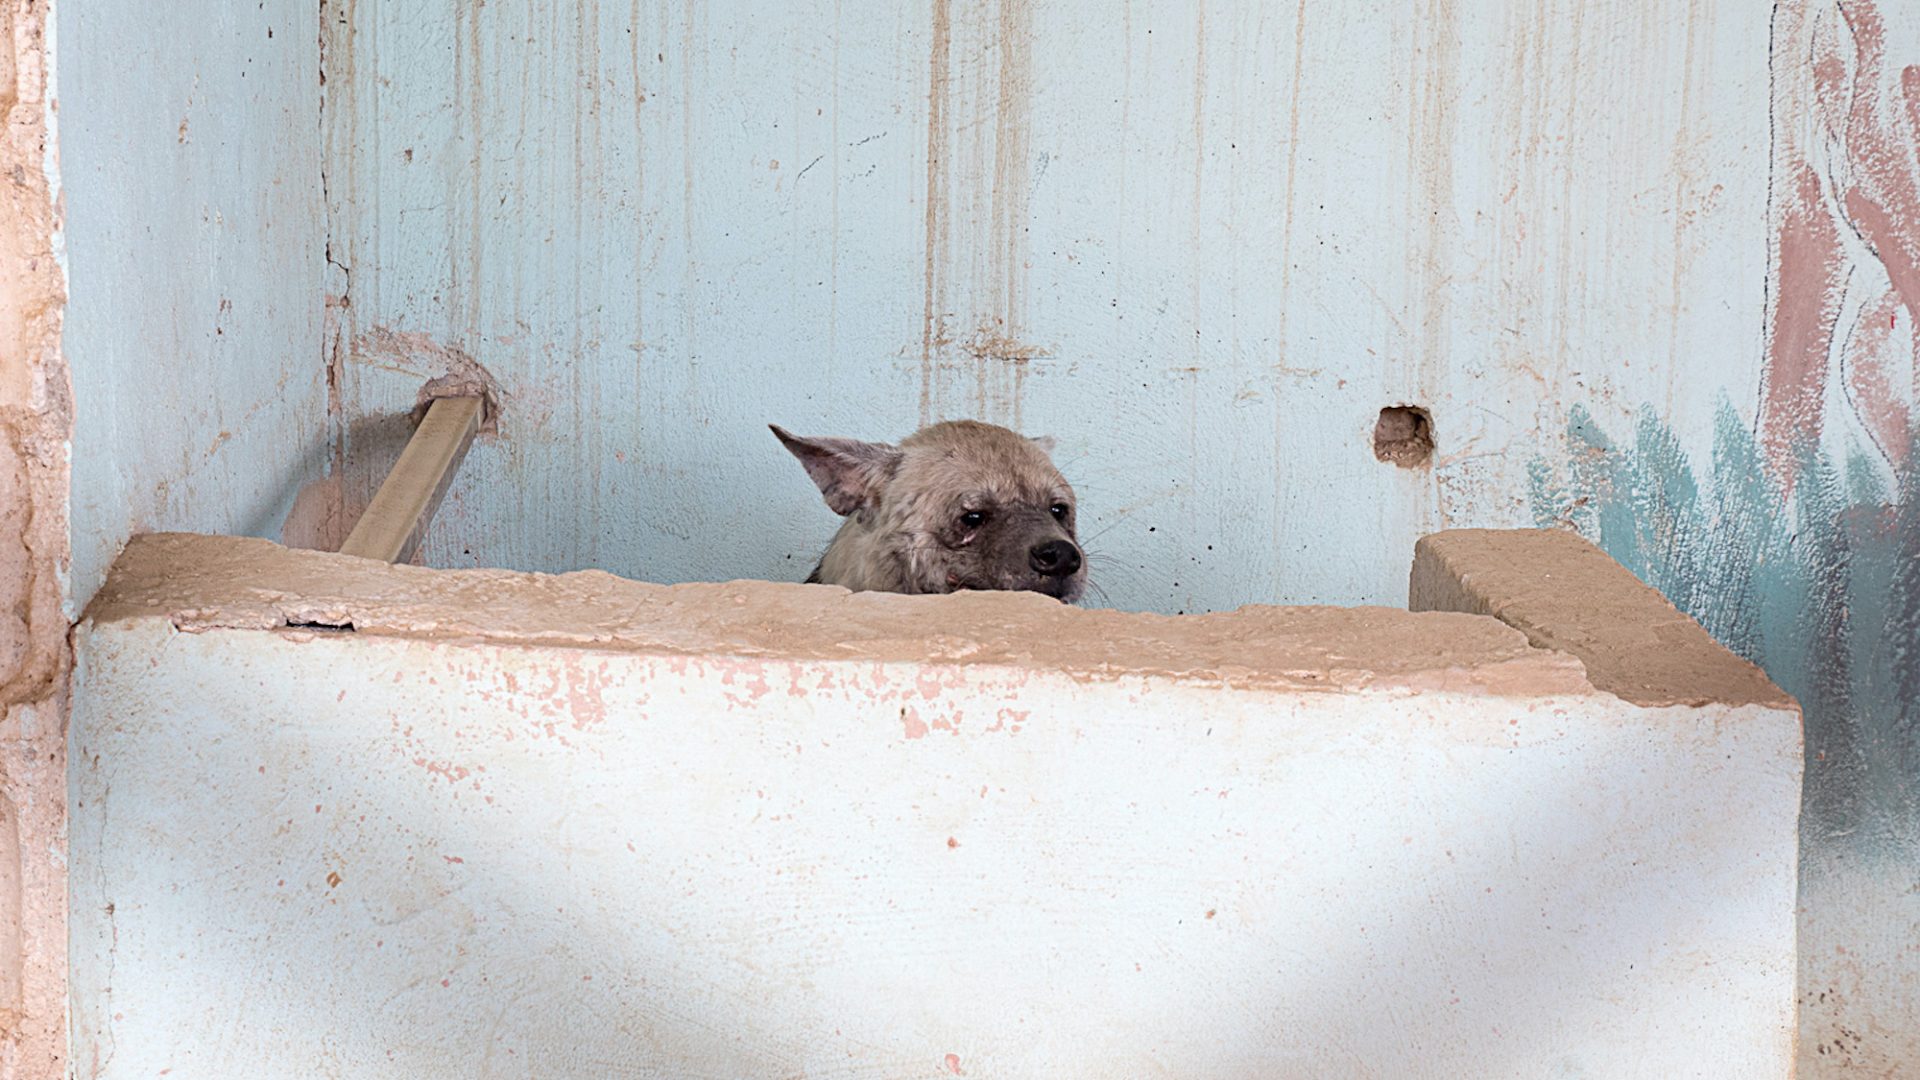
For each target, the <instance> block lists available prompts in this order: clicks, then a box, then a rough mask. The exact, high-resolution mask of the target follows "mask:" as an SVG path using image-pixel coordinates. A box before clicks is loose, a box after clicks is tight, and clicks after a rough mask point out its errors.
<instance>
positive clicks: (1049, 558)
mask: <svg viewBox="0 0 1920 1080" xmlns="http://www.w3.org/2000/svg"><path fill="white" fill-rule="evenodd" d="M1027 565H1028V566H1031V567H1033V572H1034V573H1036V574H1039V575H1041V576H1042V577H1053V578H1065V577H1072V576H1073V575H1075V574H1077V573H1079V572H1080V549H1079V548H1077V547H1075V546H1074V545H1073V541H1071V540H1048V541H1047V542H1046V543H1043V544H1035V545H1034V546H1033V549H1032V550H1030V551H1028V552H1027Z"/></svg>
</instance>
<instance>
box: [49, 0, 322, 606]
mask: <svg viewBox="0 0 1920 1080" xmlns="http://www.w3.org/2000/svg"><path fill="white" fill-rule="evenodd" d="M317 17H318V16H317V14H316V12H315V10H314V6H313V4H312V3H310V2H303V0H271V2H266V3H253V4H241V3H225V2H221V0H189V2H181V0H169V2H168V3H162V4H156V3H150V2H147V0H105V2H102V0H86V2H76V3H63V4H61V5H60V6H59V9H58V14H57V19H58V22H59V44H58V48H59V52H60V58H61V64H60V71H61V75H60V81H61V84H62V86H63V87H64V88H65V89H64V92H63V93H62V95H61V102H60V128H61V160H62V163H63V169H64V185H65V200H66V209H67V222H66V235H65V243H66V252H67V260H68V269H69V273H70V277H71V290H72V307H71V309H70V314H69V317H68V321H67V332H66V351H67V355H68V356H69V357H70V359H71V364H72V368H73V384H74V396H75V399H76V402H77V414H76V417H75V424H74V434H73V445H74V477H73V493H74V494H73V579H72V582H73V584H72V593H73V595H72V600H73V603H74V605H75V606H76V607H79V606H84V605H85V604H86V601H87V598H88V597H89V596H91V595H92V593H93V590H94V589H95V588H96V587H98V585H99V583H100V580H101V578H102V576H103V575H104V574H105V572H106V567H107V564H108V563H109V562H111V561H112V559H113V556H114V554H115V553H116V552H117V551H119V549H120V545H121V544H123V543H125V542H126V539H127V537H128V536H129V535H131V534H132V533H134V532H138V531H142V530H148V529H159V528H193V529H205V530H208V531H210V532H226V533H234V534H239V535H249V536H271V537H278V536H280V535H281V530H282V525H283V522H284V521H285V519H286V518H287V515H288V511H289V508H290V506H291V503H292V501H293V499H294V496H295V493H296V492H297V491H298V490H299V489H300V486H301V484H302V483H303V482H304V481H306V480H307V479H309V478H311V477H313V476H316V475H319V474H320V473H321V471H322V470H323V468H324V463H325V447H326V439H325V431H326V427H325V409H326V369H325V365H324V364H323V362H322V359H321V351H320V350H321V341H322V324H323V320H324V316H325V305H324V302H323V296H324V282H325V277H324V274H323V271H324V268H325V266H326V238H325V235H324V232H323V227H324V223H325V215H324V214H323V212H322V209H321V208H322V206H323V205H324V203H323V199H322V195H321V190H320V185H321V168H320V151H321V139H320V137H319V133H318V132H319V123H320V120H319V108H320V89H319V85H320V74H319V61H320V49H319V44H318V41H317V39H316V23H315V20H316V19H317Z"/></svg>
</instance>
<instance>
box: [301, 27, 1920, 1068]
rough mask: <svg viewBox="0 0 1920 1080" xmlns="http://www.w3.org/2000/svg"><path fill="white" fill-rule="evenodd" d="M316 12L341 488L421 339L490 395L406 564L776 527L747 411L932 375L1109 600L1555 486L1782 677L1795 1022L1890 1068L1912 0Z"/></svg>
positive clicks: (860, 412)
mask: <svg viewBox="0 0 1920 1080" xmlns="http://www.w3.org/2000/svg"><path fill="white" fill-rule="evenodd" d="M330 12H331V14H332V18H331V19H330V20H329V23H328V28H329V34H330V36H329V52H328V71H329V73H330V78H329V82H328V93H329V99H328V109H327V115H326V127H327V131H328V133H329V139H330V140H331V142H330V145H329V148H328V152H327V162H328V167H329V172H330V183H329V192H330V194H331V195H332V200H331V222H332V224H331V235H332V238H333V250H334V251H335V253H336V257H337V258H339V259H341V260H342V261H343V263H344V264H345V265H346V266H347V267H348V268H350V269H351V270H352V275H351V286H350V288H349V287H347V286H346V285H345V284H344V282H345V278H344V277H343V278H342V283H341V285H340V287H341V292H342V294H343V295H347V294H350V296H349V299H350V305H349V306H346V307H342V308H340V310H342V311H344V312H346V318H345V319H344V325H343V326H342V328H341V330H340V334H339V336H338V338H337V339H336V340H337V348H336V351H335V353H334V355H335V357H336V366H337V367H338V369H339V371H340V372H341V377H340V382H341V386H342V388H343V392H342V395H341V399H340V405H339V410H338V412H337V413H336V416H335V426H336V432H337V433H338V436H339V440H338V452H339V455H340V459H341V469H340V475H341V476H342V477H343V478H344V481H345V484H346V489H347V494H346V495H345V496H344V497H345V498H346V499H347V500H348V501H349V502H352V501H354V500H364V498H365V497H366V494H367V492H368V491H370V489H371V485H372V483H373V482H374V478H375V477H376V476H377V475H378V473H379V471H380V470H381V469H382V468H384V463H385V461H387V460H389V459H390V457H391V447H392V445H393V442H394V438H395V437H396V433H395V431H394V429H393V427H392V424H391V422H390V421H388V420H386V419H384V418H386V417H389V416H391V415H393V414H394V413H396V412H397V411H400V410H403V409H404V407H405V406H406V405H407V404H408V403H409V402H410V401H411V395H412V394H413V392H414V390H415V388H417V385H418V383H419V381H420V379H421V377H423V376H427V375H434V374H439V373H440V372H442V371H445V370H448V369H451V368H455V367H463V366H467V365H472V364H478V365H480V366H482V367H483V368H484V369H485V370H486V371H488V372H491V373H492V375H493V377H494V378H495V379H496V380H497V382H498V384H499V385H500V387H501V388H502V389H503V391H504V392H505V393H506V395H507V397H508V401H509V409H508V415H507V426H506V431H505V433H504V435H503V436H502V438H500V439H499V440H498V441H495V442H493V443H490V444H484V445H482V446H481V447H480V448H478V450H477V451H476V453H475V455H474V456H473V458H472V459H470V464H469V465H468V467H467V470H466V473H465V475H464V476H463V478H462V481H461V483H460V485H459V486H458V487H457V488H456V489H455V491H454V492H453V493H452V497H451V499H450V501H449V504H448V507H447V509H446V510H445V511H444V515H445V516H444V518H443V521H442V523H441V527H440V528H439V530H438V531H437V533H436V535H435V537H434V538H433V540H432V542H431V543H430V544H429V545H428V549H427V555H428V557H429V559H430V560H431V561H432V562H433V563H435V564H437V565H450V566H470V565H505V566H514V567H523V568H528V569H543V570H563V569H569V568H574V567H582V566H599V567H604V568H607V569H611V570H614V571H617V572H620V573H624V574H629V575H633V576H638V577H643V578H648V579H653V580H662V581H675V580H685V579H714V578H729V577H735V576H764V577H771V578H786V579H789V580H796V579H798V578H799V577H801V576H802V575H803V574H804V573H805V570H806V569H807V567H808V566H809V565H810V562H811V560H812V558H813V557H814V556H815V555H816V554H817V553H818V549H819V547H820V546H821V545H822V544H823V543H824V542H825V539H826V538H827V536H828V535H829V533H830V530H831V524H832V523H831V520H830V518H829V516H828V514H827V513H826V511H825V510H823V509H822V508H821V507H820V505H819V503H818V500H817V498H816V497H815V496H814V494H813V492H812V490H811V488H810V486H809V485H808V484H807V483H806V481H805V480H804V478H803V477H802V476H801V475H800V472H799V470H798V469H797V468H795V467H794V466H793V464H792V463H791V462H790V461H788V460H786V459H785V458H784V456H783V455H782V453H781V452H780V450H779V448H778V447H777V446H775V445H774V444H773V442H772V440H771V439H769V438H767V436H766V434H765V432H764V431H763V429H762V425H763V424H764V423H765V422H766V421H769V420H773V421H778V422H780V423H782V424H783V425H785V426H788V427H791V428H794V429H796V430H801V431H809V432H819V433H834V434H851V435H859V436H863V437H874V438H885V437H890V436H894V435H897V434H901V433H904V432H905V431H906V430H908V429H910V428H912V427H914V426H915V425H917V424H919V423H920V422H921V421H923V420H927V419H932V418H939V417H948V416H955V415H963V414H965V415H978V416H982V417H984V418H987V419H993V420H999V421H1003V422H1007V423H1012V424H1015V425H1017V426H1020V427H1022V428H1025V429H1027V430H1029V431H1035V432H1040V431H1044V432H1048V433H1051V434H1053V435H1055V436H1057V437H1059V439H1060V440H1061V444H1062V447H1063V450H1062V455H1061V456H1062V459H1063V462H1064V464H1065V465H1066V467H1067V471H1068V472H1069V474H1070V475H1071V476H1072V478H1073V479H1075V480H1076V481H1077V482H1078V483H1079V484H1080V486H1081V488H1082V493H1083V496H1084V497H1083V501H1082V504H1083V505H1082V508H1083V515H1084V520H1085V521H1086V522H1087V532H1088V534H1089V535H1091V536H1093V537H1095V538H1096V539H1095V540H1094V542H1093V544H1092V546H1093V548H1094V549H1095V550H1096V551H1097V552H1100V553H1102V554H1103V555H1104V556H1105V558H1104V559H1103V560H1102V561H1101V562H1100V563H1099V566H1098V568H1099V570H1100V574H1099V575H1098V580H1100V581H1101V583H1102V584H1103V587H1104V589H1105V594H1106V598H1107V599H1108V600H1110V601H1111V602H1112V603H1113V604H1114V605H1115V606H1118V607H1122V608H1131V609H1144V610H1154V611H1161V612H1169V613H1171V612H1176V611H1204V610H1209V609H1224V608H1231V607H1233V606H1235V605H1238V604H1241V603H1245V602H1251V601H1275V600H1279V601H1311V600H1325V601H1334V602H1356V601H1372V602H1380V601H1397V599H1398V596H1399V589H1400V586H1401V581H1402V576H1403V575H1404V572H1405V552H1406V551H1407V549H1408V545H1409V544H1410V542H1411V540H1412V538H1413V537H1414V536H1416V535H1418V534H1419V533H1421V532H1423V531H1425V530H1428V529H1431V528H1436V527H1441V526H1458V525H1498V526H1512V525H1523V524H1548V525H1562V526H1571V527H1574V528H1577V529H1579V530H1581V531H1582V532H1584V533H1586V534H1587V535H1589V536H1591V537H1593V538H1594V539H1596V540H1597V541H1599V542H1600V543H1601V544H1602V545H1603V546H1604V547H1605V548H1606V549H1607V550H1608V551H1609V552H1611V553H1613V554H1614V555H1616V556H1617V557H1618V558H1620V559H1621V560H1622V561H1624V562H1625V563H1626V564H1627V565H1629V566H1631V567H1633V568H1634V569H1635V570H1636V571H1638V572H1640V573H1641V574H1642V575H1643V576H1644V577H1646V578H1647V579H1648V580H1650V581H1652V582H1654V583H1655V584H1657V585H1658V586H1659V587H1660V588H1662V589H1663V590H1665V591H1666V592H1667V593H1668V594H1669V595H1671V596H1672V597H1673V598H1674V599H1675V600H1676V601H1677V602H1678V603H1679V604H1680V606H1681V607H1682V608H1684V609H1685V610H1687V611H1688V612H1690V613H1692V614H1694V615H1696V616H1697V617H1699V618H1700V619H1701V620H1702V621H1703V622H1705V623H1706V625H1708V626H1709V627H1710V628H1712V629H1713V631H1714V632H1715V633H1716V634H1718V635H1720V637H1721V638H1722V640H1725V641H1727V642H1729V643H1730V644H1731V645H1732V646H1733V647H1734V648H1735V649H1737V650H1738V651H1740V652H1741V653H1742V654H1743V655H1746V656H1748V657H1751V658H1753V659H1755V660H1758V661H1760V662H1762V663H1763V664H1764V665H1765V666H1766V667H1767V669H1768V670H1769V671H1770V672H1771V673H1772V674H1773V675H1774V676H1775V677H1776V678H1777V679H1778V681H1779V682H1780V683H1781V684H1782V685H1784V686H1786V687H1787V688H1788V689H1789V690H1791V691H1792V692H1794V693H1795V694H1797V695H1799V696H1800V698H1801V699H1802V700H1803V701H1804V702H1806V705H1807V709H1808V724H1809V732H1810V740H1809V747H1810V755H1811V756H1810V758H1809V766H1810V769H1811V770H1812V771H1811V773H1810V785H1809V792H1810V794H1809V796H1808V818H1807V822H1808V825H1807V833H1806V844H1807V852H1808V858H1807V860H1806V862H1805V866H1806V872H1807V875H1808V877H1807V882H1806V889H1807V896H1806V917H1805V918H1806V922H1805V925H1803V927H1802V931H1803V941H1804V942H1805V943H1806V944H1805V954H1804V956H1803V962H1804V968H1805V978H1806V984H1805V988H1804V989H1805V1000H1804V1002H1803V1004H1804V1007H1805V1010H1806V1011H1805V1014H1804V1015H1805V1018H1806V1023H1807V1028H1806V1030H1805V1032H1804V1036H1803V1039H1802V1046H1803V1051H1804V1059H1803V1067H1804V1068H1806V1069H1807V1070H1808V1071H1809V1074H1813V1073H1814V1071H1815V1070H1817V1068H1818V1067H1820V1066H1822V1065H1830V1066H1832V1067H1834V1068H1846V1067H1853V1068H1860V1069H1868V1070H1874V1071H1878V1072H1882V1073H1885V1072H1895V1073H1897V1072H1901V1071H1903V1070H1904V1071H1920V1041H1916V1039H1920V1034H1916V1032H1920V1028H1917V1027H1916V1026H1915V1025H1913V1024H1911V1023H1908V1022H1907V1019H1908V1018H1910V1017H1912V1016H1914V1015H1920V955H1916V954H1915V953H1914V952H1913V951H1912V947H1911V943H1912V942H1913V941H1915V940H1920V894H1916V893H1914V892H1913V890H1912V889H1911V888H1910V885H1911V882H1912V880H1913V877H1914V872H1915V867H1916V866H1920V788H1917V787H1916V784H1920V781H1916V779H1915V776H1916V772H1915V769H1914V768H1913V762H1914V761H1915V760H1920V757H1917V755H1920V743H1917V742H1916V736H1915V735H1914V732H1916V731H1920V715H1916V712H1915V710H1916V709H1920V704H1916V703H1920V675H1915V674H1914V672H1915V671H1916V670H1920V668H1916V660H1915V657H1916V656H1920V577H1916V573H1920V572H1916V571H1915V570H1914V569H1913V568H1914V567H1916V566H1920V478H1917V477H1920V474H1916V472H1915V469H1916V466H1915V464H1914V462H1915V460H1916V458H1917V457H1920V455H1915V454H1914V453H1913V452H1912V450H1911V448H1910V444H1911V441H1912V440H1913V438H1914V427H1913V409H1914V406H1915V404H1916V399H1917V398H1920V394H1917V393H1916V355H1920V354H1917V352H1916V350H1920V343H1917V341H1920V339H1917V338H1916V330H1915V327H1916V324H1917V323H1920V232H1916V228H1915V226H1914V224H1913V223H1914V222H1915V221H1920V121H1917V120H1915V119H1914V118H1915V117H1916V116H1920V104H1916V102H1917V101H1920V46H1917V45H1916V44H1915V43H1917V42H1920V7H1916V6H1915V5H1912V4H1898V3H1892V2H1889V0H1848V2H1845V3H1841V2H1839V0H1777V2H1775V3H1772V4H1760V5H1737V4H1718V5H1716V4H1708V3H1688V4H1684V5H1647V4H1642V3H1632V2H1627V0H1609V2H1606V3H1600V4H1592V3H1580V2H1578V0H1550V2H1545V3H1542V2H1539V0H1503V2H1498V3H1480V4H1470V5H1460V4H1446V3H1438V2H1432V3H1427V2H1423V3H1420V4H1414V5H1393V4H1354V3H1347V2H1339V3H1335V2H1332V0H1303V2H1301V3H1298V4H1270V3H1259V2H1254V0H1208V2H1206V3H1200V4H1194V3H1173V2H1149V0H1127V2H1124V3H1120V4H1118V5H1106V6H1103V7H1100V8H1099V10H1098V11H1097V12H1094V11H1093V9H1092V7H1090V6H1089V5H1084V4H1050V5H1035V4H1029V3H1026V2H1024V0H960V2H955V0H921V2H919V3H916V4H912V5H907V6H904V7H898V8H888V9H886V10H885V11H881V10H880V9H879V6H877V5H846V4H840V3H827V2H825V0H810V2H800V3H792V4H784V5H765V4H750V3H711V4H700V5H693V4H686V3H681V2H677V0H660V2H657V3H655V2H649V3H644V4H642V3H634V4H631V5H627V4H613V3H594V4H578V5H576V4H558V3H551V2H539V0H514V2H501V0H495V2H493V3H489V4H488V5H486V6H485V7H484V8H473V7H472V6H471V5H467V4H460V3H455V2H453V0H429V2H421V3H408V4H404V5H403V4H399V3H396V2H391V0H390V2H384V3H383V2H379V0H359V2H357V3H346V2H340V3H335V4H333V5H332V7H331V8H330ZM1402 402H1406V403H1412V404H1418V405H1424V406H1426V407H1428V408H1430V409H1431V410H1432V412H1433V416H1434V422H1435V426H1436V434H1437V438H1438V449H1437V453H1436V457H1435V461H1434V463H1433V464H1432V466H1431V467H1428V468H1421V469H1411V470H1407V469H1400V468H1397V467H1395V466H1393V465H1390V464H1385V463H1382V462H1379V461H1376V460H1375V458H1374V456H1373V454H1372V453H1371V452H1370V450H1369V448H1368V445H1367V442H1368V436H1369V433H1370V432H1371V429H1372V426H1373V421H1374V417H1375V415H1376V413H1377V410H1378V409H1379V408H1381V407H1382V406H1384V405H1391V404H1398V403H1402ZM1335 508H1337V509H1335ZM749 523H750V524H749Z"/></svg>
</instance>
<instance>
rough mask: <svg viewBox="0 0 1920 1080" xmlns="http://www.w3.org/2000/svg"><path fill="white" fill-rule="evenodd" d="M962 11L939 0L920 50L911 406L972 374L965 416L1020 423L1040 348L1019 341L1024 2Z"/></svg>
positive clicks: (928, 410) (955, 387)
mask: <svg viewBox="0 0 1920 1080" xmlns="http://www.w3.org/2000/svg"><path fill="white" fill-rule="evenodd" d="M959 15H960V18H958V19H956V17H955V16H956V12H955V11H954V8H953V4H952V0H938V2H937V3H936V5H935V7H934V12H933V27H932V46H931V53H930V55H929V59H928V90H927V191H926V198H927V205H926V208H925V233H926V235H925V267H924V281H923V286H924V308H923V311H922V313H921V336H920V416H921V421H922V422H923V423H926V422H931V421H933V420H936V419H940V418H943V417H946V416H948V415H949V414H950V413H952V412H953V410H954V409H956V408H957V407H960V406H961V405H962V402H963V401H964V399H963V398H961V397H960V396H959V395H958V393H957V391H959V390H960V387H961V386H964V385H965V380H969V379H970V381H971V382H972V390H973V393H972V395H971V397H972V400H971V401H969V402H965V404H966V405H967V406H970V413H971V415H974V416H979V417H984V418H990V419H996V420H1000V421H1003V422H1009V423H1012V424H1014V425H1016V426H1017V425H1018V424H1019V423H1020V421H1021V419H1022V411H1023V410H1022V398H1023V397H1024V393H1025V388H1026V380H1027V377H1028V376H1029V374H1031V370H1032V361H1033V359H1034V358H1035V357H1037V356H1041V355H1044V354H1045V350H1044V349H1043V348H1041V347H1039V346H1037V345H1035V344H1033V343H1031V342H1029V341H1028V340H1027V337H1028V327H1027V321H1028V317H1027V296H1028V292H1029V288H1028V281H1029V270H1030V268H1031V257H1030V250H1031V249H1030V243H1029V239H1028V227H1029V223H1030V222H1031V220H1032V197H1033V186H1034V183H1035V177H1034V172H1033V147H1032V141H1033V139H1032V112H1033V78H1034V75H1033V10H1032V6H1031V4H1030V3H1029V2H1028V0H999V2H998V3H993V2H991V0H981V2H979V3H977V4H974V5H970V6H968V7H966V8H964V9H963V10H962V11H961V12H959ZM956 64H958V65H959V66H957V67H956ZM957 139H958V140H962V143H963V144H962V145H960V146H958V147H956V140H957ZM956 220H958V221H959V222H961V223H962V227H961V228H960V230H959V231H958V233H956V230H955V222H956Z"/></svg>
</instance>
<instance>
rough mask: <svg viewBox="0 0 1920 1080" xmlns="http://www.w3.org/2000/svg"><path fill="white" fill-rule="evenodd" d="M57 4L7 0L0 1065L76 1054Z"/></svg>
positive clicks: (1, 358) (1, 300) (0, 346)
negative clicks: (72, 1047) (70, 1026)
mask: <svg viewBox="0 0 1920 1080" xmlns="http://www.w3.org/2000/svg"><path fill="white" fill-rule="evenodd" d="M49 32H50V27H49V26H48V23H47V5H45V4H35V3H33V2H32V0H0V176H4V177H6V178H7V182H6V183H4V184H0V1077H7V1078H9V1080H11V1078H13V1077H42V1076H59V1075H62V1074H63V1072H64V1070H65V1066H66V1049H67V1038H66V1036H67V1024H66V989H67V979H66V961H67V939H66V931H67V921H66V885H67V873H66V867H67V828H66V823H67V805H66V741H65V736H66V719H67V702H68V687H67V675H68V670H69V653H68V649H67V629H68V627H67V619H66V616H65V614H64V613H63V611H62V607H61V598H62V591H63V590H62V586H63V584H64V582H63V573H64V571H65V568H66V556H67V475H68V464H67V463H68V455H67V438H68V435H69V433H70V431H71V424H72V416H73V411H72V398H71V391H70V389H69V386H68V382H67V370H66V364H65V361H64V359H63V358H62V356H61V353H60V324H61V317H62V313H63V307H64V302H65V285H66V283H65V280H64V277H63V275H62V274H61V268H60V263H59V258H58V251H59V241H58V228H59V218H58V211H57V203H56V197H57V196H56V186H55V185H56V177H57V176H58V159H57V155H56V152H55V148H54V142H53V138H54V125H53V123H52V120H53V117H52V99H51V95H50V90H51V86H50V76H51V72H50V70H49V67H50V55H49V44H48V35H49Z"/></svg>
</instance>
